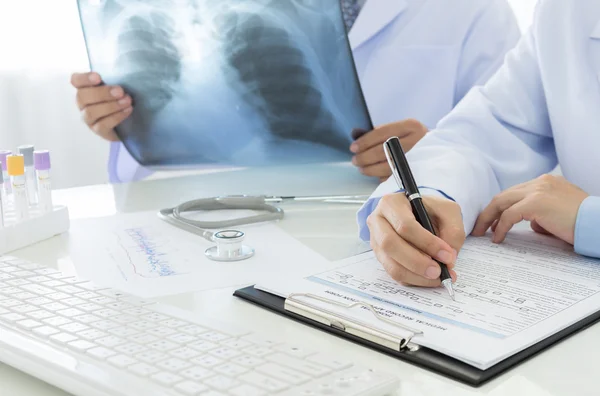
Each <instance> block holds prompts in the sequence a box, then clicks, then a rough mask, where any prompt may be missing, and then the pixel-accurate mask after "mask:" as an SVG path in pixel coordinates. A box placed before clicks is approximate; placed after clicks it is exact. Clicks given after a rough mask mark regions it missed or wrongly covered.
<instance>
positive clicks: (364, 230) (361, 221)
mask: <svg viewBox="0 0 600 396" xmlns="http://www.w3.org/2000/svg"><path fill="white" fill-rule="evenodd" d="M401 191H404V190H398V191H396V192H395V193H399V192H401ZM419 191H420V192H421V195H435V196H438V197H441V198H447V199H450V200H452V201H454V200H453V199H452V197H449V196H448V195H446V194H445V193H444V192H442V191H439V190H436V189H433V188H429V187H419ZM380 200H381V197H376V198H370V199H369V200H368V201H367V202H365V204H364V205H363V206H362V208H360V209H359V210H358V213H357V214H356V220H357V221H358V236H359V237H360V239H362V240H363V241H365V242H369V241H370V240H371V232H370V231H369V226H367V218H368V217H369V215H370V214H371V213H373V211H374V210H375V208H376V207H377V205H378V204H379V201H380Z"/></svg>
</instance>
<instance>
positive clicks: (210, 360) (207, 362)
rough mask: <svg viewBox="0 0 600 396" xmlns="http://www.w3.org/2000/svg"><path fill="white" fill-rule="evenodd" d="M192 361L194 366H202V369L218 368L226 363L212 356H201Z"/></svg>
mask: <svg viewBox="0 0 600 396" xmlns="http://www.w3.org/2000/svg"><path fill="white" fill-rule="evenodd" d="M190 361H191V362H192V363H194V364H198V365H200V366H202V367H206V368H211V367H216V366H218V365H220V364H222V363H225V361H224V360H222V359H219V358H216V357H214V356H210V355H204V356H200V357H197V358H194V359H191V360H190Z"/></svg>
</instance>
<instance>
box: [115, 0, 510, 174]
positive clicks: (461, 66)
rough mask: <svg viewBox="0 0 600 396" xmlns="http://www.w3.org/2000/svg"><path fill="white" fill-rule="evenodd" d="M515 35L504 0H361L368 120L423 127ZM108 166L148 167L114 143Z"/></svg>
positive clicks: (354, 39)
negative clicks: (418, 123)
mask: <svg viewBox="0 0 600 396" xmlns="http://www.w3.org/2000/svg"><path fill="white" fill-rule="evenodd" d="M519 37H520V31H519V27H518V25H517V22H516V19H515V17H514V14H513V12H512V9H511V7H510V5H509V4H508V3H507V0H367V2H366V3H365V5H364V7H363V8H362V10H361V12H360V14H359V16H358V19H357V20H356V22H355V24H354V26H353V27H352V29H351V31H350V33H349V40H350V44H351V47H352V50H353V53H354V59H355V64H356V68H357V73H358V76H359V79H360V81H361V86H362V89H363V92H364V96H365V99H366V102H367V106H368V108H369V111H370V113H371V118H372V120H373V123H374V124H375V125H382V124H386V123H390V122H394V121H399V120H402V119H407V118H414V119H417V120H419V121H421V122H422V123H423V124H425V125H426V126H427V127H428V128H432V127H433V126H435V124H436V123H437V122H438V121H439V120H440V119H441V118H442V117H443V116H444V115H446V114H447V113H448V112H449V111H450V110H452V108H453V107H454V106H455V105H456V103H458V102H459V101H460V99H462V97H463V96H464V95H465V94H466V93H467V92H468V91H469V89H470V88H471V87H473V86H474V85H478V84H483V83H485V82H486V81H487V80H488V78H489V77H490V76H491V75H492V74H493V73H494V72H495V71H496V70H497V68H498V67H499V66H500V65H501V64H502V61H503V59H504V56H505V55H506V53H507V52H508V51H509V50H510V49H511V48H512V47H514V45H515V44H516V43H517V41H518V39H519ZM108 168H109V175H110V180H111V182H126V181H132V180H136V179H141V178H144V177H146V176H148V175H149V174H151V171H149V170H147V169H144V168H142V167H141V166H140V165H139V164H137V162H136V161H135V160H134V159H133V158H132V157H131V156H130V155H129V153H128V152H127V150H125V148H124V147H123V145H122V144H120V143H113V144H112V146H111V153H110V159H109V164H108Z"/></svg>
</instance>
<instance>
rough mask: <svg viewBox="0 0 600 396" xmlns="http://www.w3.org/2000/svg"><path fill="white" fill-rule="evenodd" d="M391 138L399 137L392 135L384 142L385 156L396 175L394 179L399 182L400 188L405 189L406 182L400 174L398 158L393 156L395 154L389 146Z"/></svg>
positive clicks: (393, 173)
mask: <svg viewBox="0 0 600 396" xmlns="http://www.w3.org/2000/svg"><path fill="white" fill-rule="evenodd" d="M391 139H398V138H397V137H391V138H389V139H388V140H386V142H385V143H384V144H383V152H384V153H385V158H387V162H388V165H389V166H390V169H391V171H392V175H394V179H396V183H397V184H398V188H400V189H404V183H403V182H402V179H401V178H400V174H399V173H398V168H397V167H396V160H395V159H394V158H393V154H392V152H391V151H390V149H389V147H388V144H389V143H388V142H389V141H390V140H391Z"/></svg>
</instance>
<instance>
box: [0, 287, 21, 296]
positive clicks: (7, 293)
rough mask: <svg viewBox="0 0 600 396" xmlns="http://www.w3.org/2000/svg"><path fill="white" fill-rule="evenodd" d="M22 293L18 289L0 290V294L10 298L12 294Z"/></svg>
mask: <svg viewBox="0 0 600 396" xmlns="http://www.w3.org/2000/svg"><path fill="white" fill-rule="evenodd" d="M22 291H23V290H21V289H19V288H18V287H5V288H4V289H2V290H0V293H2V294H4V295H6V296H10V295H12V294H17V293H21V292H22Z"/></svg>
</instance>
